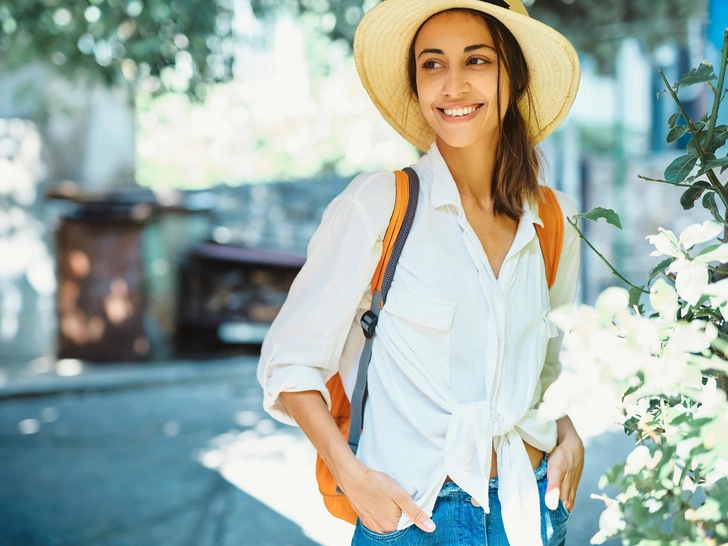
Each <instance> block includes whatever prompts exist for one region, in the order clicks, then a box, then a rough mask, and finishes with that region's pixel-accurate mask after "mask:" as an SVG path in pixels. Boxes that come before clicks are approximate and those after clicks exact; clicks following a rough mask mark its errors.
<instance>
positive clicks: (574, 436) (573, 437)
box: [556, 415, 583, 447]
mask: <svg viewBox="0 0 728 546" xmlns="http://www.w3.org/2000/svg"><path fill="white" fill-rule="evenodd" d="M556 430H557V436H556V443H557V445H561V444H575V445H579V444H582V441H581V437H580V436H579V433H578V432H577V431H576V427H574V423H572V421H571V418H570V417H569V416H568V415H566V416H564V417H562V418H561V419H557V420H556ZM582 447H583V446H582Z"/></svg>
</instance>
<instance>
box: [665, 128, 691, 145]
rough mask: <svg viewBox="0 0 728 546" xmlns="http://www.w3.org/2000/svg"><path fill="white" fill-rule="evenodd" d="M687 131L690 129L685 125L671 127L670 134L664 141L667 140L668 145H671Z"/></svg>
mask: <svg viewBox="0 0 728 546" xmlns="http://www.w3.org/2000/svg"><path fill="white" fill-rule="evenodd" d="M689 130H690V128H689V127H688V126H687V125H678V126H676V127H673V128H672V129H670V132H669V133H667V138H666V139H665V140H667V143H668V144H672V143H673V142H675V141H676V140H677V139H678V138H680V137H681V136H683V135H684V134H685V133H687V132H688V131H689Z"/></svg>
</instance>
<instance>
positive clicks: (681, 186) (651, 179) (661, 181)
mask: <svg viewBox="0 0 728 546" xmlns="http://www.w3.org/2000/svg"><path fill="white" fill-rule="evenodd" d="M637 178H641V179H642V180H647V181H648V182H659V183H660V184H667V185H668V186H675V187H678V188H692V187H694V184H679V183H677V182H668V181H667V180H662V179H661V178H649V177H647V176H642V175H641V174H638V175H637ZM705 189H706V190H707V189H709V188H707V187H706V188H705ZM711 191H713V190H712V189H711Z"/></svg>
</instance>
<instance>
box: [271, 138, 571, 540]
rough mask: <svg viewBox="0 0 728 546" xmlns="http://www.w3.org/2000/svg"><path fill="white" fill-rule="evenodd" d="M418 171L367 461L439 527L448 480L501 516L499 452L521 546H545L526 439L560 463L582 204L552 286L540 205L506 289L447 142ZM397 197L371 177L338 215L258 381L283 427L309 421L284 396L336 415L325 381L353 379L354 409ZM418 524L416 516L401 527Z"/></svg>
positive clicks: (380, 333) (564, 203) (377, 362)
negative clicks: (556, 407) (492, 503)
mask: <svg viewBox="0 0 728 546" xmlns="http://www.w3.org/2000/svg"><path fill="white" fill-rule="evenodd" d="M412 167H413V168H414V170H415V171H416V172H417V174H418V175H419V178H420V194H419V203H418V206H417V212H416V214H415V219H414V223H413V225H412V229H411V231H410V234H409V237H408V239H407V243H406V244H405V246H404V250H403V251H402V254H401V257H400V259H399V264H398V265H397V269H396V272H395V275H394V279H393V282H392V285H391V288H390V290H389V293H388V296H387V300H386V302H385V305H384V307H383V309H382V311H381V314H380V318H379V323H378V325H377V330H376V334H375V337H374V343H373V347H372V358H371V364H370V367H369V380H368V381H369V382H368V399H367V402H366V408H365V413H364V425H363V432H362V437H361V442H360V444H359V450H358V452H357V457H358V458H359V459H360V460H361V461H362V462H363V463H364V464H365V465H367V466H368V467H370V468H372V469H374V470H378V471H380V472H384V473H386V474H387V475H389V476H390V477H392V478H393V479H394V480H395V481H396V482H397V483H398V484H399V485H400V486H402V487H403V488H404V489H405V490H406V491H407V492H408V493H409V494H410V496H411V497H412V498H413V499H414V501H415V502H416V503H417V504H418V505H419V506H420V507H421V508H422V510H424V511H425V512H426V513H428V514H432V509H433V507H434V505H435V501H436V499H437V495H438V492H439V490H440V488H441V487H442V484H443V482H444V480H445V477H446V476H447V475H449V476H450V477H451V478H452V479H453V481H455V482H456V483H457V484H458V485H459V486H460V487H462V488H463V489H464V490H465V491H467V492H468V493H469V494H470V495H472V497H473V498H474V499H475V500H476V501H477V502H478V503H479V504H480V505H481V506H482V507H483V508H484V510H485V511H486V512H487V513H489V503H488V480H489V477H490V468H491V459H492V452H491V446H493V448H494V449H495V452H496V454H497V471H498V479H499V488H498V498H499V500H500V502H501V505H502V517H503V523H504V526H505V531H506V534H507V536H508V539H509V542H510V543H511V544H514V545H518V546H540V545H541V532H540V504H539V494H538V489H537V484H536V479H535V476H534V473H533V468H532V466H531V463H530V460H529V458H528V454H527V452H526V448H525V446H524V441H526V442H528V443H529V444H531V445H532V446H534V447H536V448H538V449H540V450H543V451H545V452H550V451H552V450H553V448H554V447H555V446H556V436H557V430H556V422H555V421H553V420H549V421H546V420H540V419H539V418H538V416H537V411H536V410H537V408H538V405H539V404H540V401H541V400H542V395H543V392H544V391H545V390H546V388H547V387H548V386H549V385H550V384H551V383H552V382H553V381H554V380H555V379H556V377H557V376H558V375H559V373H560V371H561V365H560V363H559V359H558V355H559V350H560V346H561V339H562V335H563V334H559V333H558V330H557V328H556V326H555V325H554V324H553V323H552V322H551V321H550V320H549V319H548V318H547V313H548V311H549V310H550V308H555V307H557V306H559V305H561V304H563V303H567V302H571V301H573V300H574V296H575V292H576V284H577V278H578V271H579V266H580V247H579V238H578V235H577V234H576V232H575V230H573V229H572V228H571V226H570V225H569V224H568V222H566V216H573V215H574V214H576V213H577V209H576V206H575V204H574V202H573V201H572V200H571V199H570V198H569V197H567V196H566V195H565V194H563V193H562V192H559V191H556V196H557V199H558V201H559V203H560V205H561V208H562V210H563V213H564V224H565V229H564V243H563V249H562V253H561V258H560V261H559V267H558V273H557V276H556V280H555V283H554V285H553V286H552V287H551V289H549V288H548V286H547V283H546V273H545V265H544V260H543V255H542V253H541V247H540V244H539V239H538V236H537V235H536V230H535V227H534V225H533V224H534V223H538V224H541V225H543V223H542V221H541V219H540V218H539V216H538V208H537V205H536V204H533V205H532V204H529V203H527V202H526V203H524V214H523V216H522V217H521V219H520V221H519V223H518V228H517V232H516V236H515V239H514V241H513V244H512V246H511V248H510V250H509V251H508V254H507V255H506V257H505V259H504V261H503V264H502V266H501V269H500V273H499V276H498V278H496V277H495V275H494V273H493V270H492V268H491V265H490V263H489V261H488V258H487V256H486V254H485V252H484V250H483V246H482V244H481V243H480V240H479V239H478V236H477V235H476V233H475V231H474V230H473V228H472V227H471V225H470V223H469V222H468V220H467V218H466V216H465V212H464V210H463V207H462V204H461V201H460V194H459V191H458V189H457V186H456V184H455V181H454V180H453V177H452V175H451V174H450V170H449V169H448V166H447V164H446V163H445V160H444V159H443V157H442V155H441V154H440V151H439V150H438V148H437V145H436V143H433V144H432V146H431V147H430V149H429V151H428V152H427V153H426V154H425V155H424V156H423V157H422V158H420V160H419V161H418V162H417V163H415V164H414V165H412ZM394 199H395V183H394V174H393V173H392V172H389V171H380V172H373V173H365V174H361V175H359V176H357V177H355V178H354V179H353V180H352V182H351V183H350V184H349V185H348V186H347V188H346V189H345V190H344V191H343V192H342V193H341V194H339V195H338V196H337V197H336V198H334V200H333V201H332V202H331V204H330V205H329V206H328V207H327V208H326V210H325V212H324V214H323V218H322V220H321V225H320V226H319V228H318V229H317V231H316V232H315V234H314V235H313V238H312V239H311V241H310V243H309V246H308V252H307V261H306V263H305V265H304V266H303V268H302V269H301V271H300V273H299V274H298V276H297V277H296V279H295V281H294V283H293V285H292V287H291V290H290V292H289V295H288V298H287V299H286V302H285V304H284V305H283V307H282V309H281V311H280V313H279V314H278V316H277V317H276V319H275V321H274V322H273V324H272V326H271V328H270V330H269V332H268V334H267V335H266V337H265V340H264V342H263V346H262V349H261V357H260V362H259V366H258V379H259V381H260V383H261V385H262V386H263V389H264V395H265V399H264V407H265V410H266V411H267V412H268V413H270V415H272V416H273V417H274V418H276V419H278V420H280V421H282V422H284V423H288V424H295V422H294V421H293V420H292V418H291V417H290V415H289V414H288V413H287V412H286V410H285V408H284V406H283V405H282V404H281V403H280V401H279V399H278V395H279V394H280V393H281V392H284V391H305V390H319V391H321V393H322V395H323V397H324V399H325V400H326V401H327V403H329V394H328V391H327V389H326V387H325V383H326V381H327V380H328V379H329V378H330V377H331V376H332V375H333V374H334V373H335V372H337V371H339V372H340V373H341V377H342V381H343V383H344V388H345V390H346V392H347V394H348V395H349V396H350V397H351V394H352V391H353V389H354V383H355V380H356V367H357V366H358V361H359V355H360V354H361V350H362V347H363V344H364V335H363V333H362V330H361V327H360V325H359V320H360V318H361V315H362V314H363V313H364V312H365V311H366V310H368V309H369V308H370V304H371V278H372V275H373V273H374V270H375V268H376V266H377V262H378V261H379V258H380V255H381V251H382V240H383V238H384V233H385V231H386V228H387V225H388V223H389V220H390V217H391V215H392V210H393V208H394ZM411 524H412V522H411V521H410V519H409V518H408V517H407V516H406V515H405V514H402V517H401V519H400V522H399V525H398V528H399V529H402V528H404V527H406V526H408V525H411Z"/></svg>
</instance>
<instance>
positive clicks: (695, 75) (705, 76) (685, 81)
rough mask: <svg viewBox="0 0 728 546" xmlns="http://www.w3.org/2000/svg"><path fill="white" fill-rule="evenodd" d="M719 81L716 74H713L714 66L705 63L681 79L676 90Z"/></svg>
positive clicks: (676, 85)
mask: <svg viewBox="0 0 728 546" xmlns="http://www.w3.org/2000/svg"><path fill="white" fill-rule="evenodd" d="M717 79H718V78H717V76H716V75H715V72H713V65H712V64H710V63H708V62H706V61H703V62H702V63H700V66H698V68H693V69H692V70H691V71H690V72H688V73H687V74H685V75H684V76H683V77H682V78H680V81H678V82H677V83H676V84H675V88H678V87H680V86H681V85H695V84H696V83H704V82H710V81H713V80H717Z"/></svg>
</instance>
